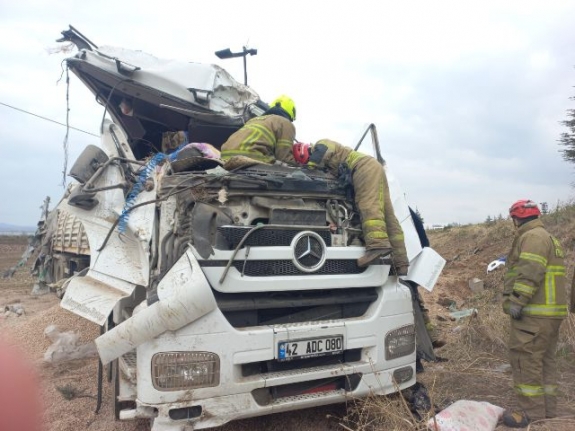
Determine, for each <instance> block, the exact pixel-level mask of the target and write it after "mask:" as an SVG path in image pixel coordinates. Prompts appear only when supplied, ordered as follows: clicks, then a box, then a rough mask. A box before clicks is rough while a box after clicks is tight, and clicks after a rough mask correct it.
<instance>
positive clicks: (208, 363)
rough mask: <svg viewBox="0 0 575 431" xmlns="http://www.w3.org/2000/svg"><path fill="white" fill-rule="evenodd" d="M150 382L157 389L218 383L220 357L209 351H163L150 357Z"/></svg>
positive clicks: (184, 387)
mask: <svg viewBox="0 0 575 431" xmlns="http://www.w3.org/2000/svg"><path fill="white" fill-rule="evenodd" d="M152 382H153V384H154V388H156V389H157V390H159V391H177V390H180V389H194V388H208V387H212V386H218V385H219V384H220V358H219V356H218V355H216V354H215V353H210V352H163V353H156V354H155V355H154V356H153V357H152Z"/></svg>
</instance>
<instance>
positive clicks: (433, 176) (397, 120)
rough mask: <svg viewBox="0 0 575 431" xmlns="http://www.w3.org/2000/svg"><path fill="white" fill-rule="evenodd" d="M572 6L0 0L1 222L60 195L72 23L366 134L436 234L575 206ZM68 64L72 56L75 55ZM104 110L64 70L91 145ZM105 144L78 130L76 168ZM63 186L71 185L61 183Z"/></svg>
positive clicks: (322, 131)
mask: <svg viewBox="0 0 575 431" xmlns="http://www.w3.org/2000/svg"><path fill="white" fill-rule="evenodd" d="M574 22H575V2H572V1H552V0H547V1H545V2H542V1H503V0H499V1H481V2H471V1H403V2H397V1H373V0H369V1H361V0H356V1H353V2H351V1H346V2H343V1H341V2H339V1H338V2H336V1H318V0H315V1H310V0H304V1H294V0H292V1H289V2H281V3H280V2H270V1H249V0H243V1H234V0H230V1H217V0H205V1H204V0H202V1H200V0H193V1H191V0H185V1H171V0H165V1H162V2H155V1H149V2H143V1H141V0H140V1H137V2H136V1H132V0H121V1H118V0H114V1H110V0H99V1H97V2H96V1H93V2H92V1H80V0H78V1H70V0H59V1H57V2H56V1H42V0H38V1H32V0H21V1H19V2H16V1H9V0H0V58H1V59H2V67H1V68H0V196H1V200H0V223H9V224H15V225H22V226H30V225H31V226H34V225H35V224H36V222H37V220H38V217H39V215H40V205H41V204H42V201H43V199H44V197H45V196H50V197H51V198H52V203H53V205H55V204H56V203H57V201H58V200H59V199H60V197H61V196H62V194H63V191H64V189H63V188H62V186H61V182H62V169H63V166H64V149H63V141H64V136H65V133H66V129H65V128H64V127H62V126H60V125H57V124H54V123H50V122H47V121H44V120H41V119H39V118H36V117H34V116H31V115H27V114H24V113H22V112H19V111H16V110H14V109H10V108H8V107H6V106H4V104H8V105H11V106H14V107H17V108H20V109H23V110H26V111H30V112H32V113H34V114H37V115H40V116H44V117H48V118H50V119H53V120H55V121H58V122H61V123H65V121H66V85H65V82H64V80H62V81H60V83H58V80H59V79H60V77H61V74H62V67H61V63H62V60H63V59H64V58H66V55H65V54H62V53H57V54H50V52H51V51H52V50H53V48H56V47H57V46H58V44H57V43H56V42H55V40H56V39H57V38H58V37H60V32H61V31H62V30H65V29H67V28H68V25H69V24H71V25H73V26H74V27H76V28H77V29H78V30H79V31H80V32H82V33H83V34H84V35H85V36H87V37H88V38H89V39H90V40H92V41H93V42H94V43H95V44H96V45H111V46H118V47H124V48H130V49H136V50H142V51H145V52H147V53H150V54H153V55H155V56H157V57H160V58H168V59H179V60H184V61H195V62H206V63H216V64H219V65H220V66H222V67H224V68H225V69H227V70H228V71H229V72H230V73H231V74H232V75H233V76H234V77H235V78H236V79H237V80H238V81H240V82H241V81H243V67H242V61H241V59H230V60H219V59H218V58H217V57H216V56H215V55H214V51H216V50H219V49H222V48H227V47H230V48H231V49H232V50H234V51H237V50H241V49H242V46H244V45H247V46H248V47H250V48H256V49H257V50H258V55H257V56H252V57H248V59H247V63H248V81H249V84H250V86H251V87H252V88H254V89H255V90H256V91H257V92H258V94H259V95H260V96H261V98H262V99H263V100H265V101H268V102H269V101H271V100H272V99H273V98H275V97H276V96H277V95H279V94H282V93H285V94H288V95H290V96H291V97H292V98H293V99H294V100H295V102H296V105H297V113H298V118H297V120H296V122H295V126H296V129H297V138H298V139H299V140H300V141H305V142H315V141H317V140H318V139H321V138H330V139H333V140H336V141H339V142H341V143H344V144H347V145H350V146H354V144H355V141H356V140H357V138H358V137H359V136H360V135H361V133H362V131H363V129H364V127H365V126H366V125H367V124H368V123H375V125H376V126H377V128H378V133H379V138H380V141H381V146H382V150H383V156H384V158H385V159H386V160H387V162H388V164H389V167H390V169H392V170H393V172H394V174H395V175H396V176H397V177H398V178H399V179H400V181H401V183H402V185H403V188H404V190H405V192H406V193H407V198H408V201H409V203H410V205H411V206H413V207H417V208H418V209H419V211H420V212H421V214H422V215H423V217H424V219H425V223H426V224H427V225H429V224H446V223H451V222H458V223H475V222H481V221H484V220H485V219H486V217H487V215H491V216H495V215H498V214H500V213H501V214H503V215H506V212H507V209H508V208H509V206H510V204H511V203H512V202H513V201H515V200H517V199H522V198H530V199H533V200H535V201H537V202H548V203H549V205H550V207H554V206H555V205H556V204H557V202H558V201H561V202H566V201H570V200H571V199H572V196H573V195H574V191H573V189H572V187H571V183H572V182H573V166H572V165H571V164H568V163H567V162H564V161H563V159H562V157H561V153H560V152H559V149H560V147H559V145H558V143H557V139H558V138H559V136H560V133H561V132H563V131H565V130H566V129H565V128H564V127H563V126H562V125H560V121H562V120H564V119H566V110H567V109H573V108H575V101H573V100H569V97H572V96H575V88H574V86H575V68H574V66H575V50H574V49H573V47H574V46H575V31H573V28H574V24H573V23H574ZM68 55H70V54H68ZM102 114H103V110H102V107H101V106H99V105H98V104H97V103H96V102H95V100H94V98H93V96H92V94H91V93H90V92H89V91H88V90H87V89H86V88H85V87H84V86H83V84H81V82H80V81H79V80H78V79H77V78H76V77H75V76H74V75H73V74H70V124H71V125H72V126H74V127H77V128H79V129H82V130H85V131H87V132H90V133H93V134H97V133H98V129H99V124H100V122H101V119H102ZM98 143H99V138H97V137H94V136H91V135H88V134H85V133H81V132H78V131H75V130H71V131H70V136H69V161H68V169H69V168H70V166H71V165H72V164H73V162H74V160H75V159H76V157H77V156H78V154H79V153H80V152H81V151H82V149H83V148H84V147H85V146H86V145H87V144H96V145H97V144H98ZM68 181H71V179H70V178H69V177H68Z"/></svg>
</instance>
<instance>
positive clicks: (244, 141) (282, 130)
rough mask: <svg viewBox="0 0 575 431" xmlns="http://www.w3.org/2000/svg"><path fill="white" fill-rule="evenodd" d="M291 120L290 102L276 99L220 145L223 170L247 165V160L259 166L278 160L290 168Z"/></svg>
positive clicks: (292, 116)
mask: <svg viewBox="0 0 575 431" xmlns="http://www.w3.org/2000/svg"><path fill="white" fill-rule="evenodd" d="M295 118H296V109H295V104H294V101H293V100H292V99H291V98H289V97H288V96H285V95H282V96H279V97H278V98H277V99H275V100H274V101H273V102H272V103H271V104H270V108H269V109H268V110H267V111H266V112H265V113H264V114H263V115H262V116H259V117H255V118H252V119H251V120H249V121H248V122H247V123H246V124H245V125H244V126H243V127H242V128H241V129H239V130H238V131H236V132H234V133H233V134H232V135H231V136H230V137H229V138H228V140H227V141H226V142H224V144H223V145H222V148H221V152H222V154H221V157H222V160H224V162H225V163H226V165H225V166H224V167H225V168H226V169H231V168H233V167H238V166H241V165H242V164H246V165H247V164H249V160H250V159H252V160H255V161H258V162H260V163H274V162H275V161H276V160H281V161H283V162H286V163H291V164H294V159H293V155H292V144H293V142H294V139H295V127H294V125H293V121H294V120H295Z"/></svg>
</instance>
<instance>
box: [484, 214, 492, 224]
mask: <svg viewBox="0 0 575 431" xmlns="http://www.w3.org/2000/svg"><path fill="white" fill-rule="evenodd" d="M491 223H493V219H492V218H491V216H490V215H488V216H487V218H486V219H485V224H491Z"/></svg>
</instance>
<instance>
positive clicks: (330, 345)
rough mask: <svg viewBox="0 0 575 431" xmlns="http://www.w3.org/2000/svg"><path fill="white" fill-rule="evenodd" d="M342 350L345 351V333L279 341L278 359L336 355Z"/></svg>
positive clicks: (286, 359) (289, 359) (287, 359)
mask: <svg viewBox="0 0 575 431" xmlns="http://www.w3.org/2000/svg"><path fill="white" fill-rule="evenodd" d="M341 352H343V335H334V336H329V337H321V338H309V339H306V340H290V341H280V342H279V343H278V361H291V360H292V359H304V358H312V357H314V356H327V355H336V354H338V353H341Z"/></svg>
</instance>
